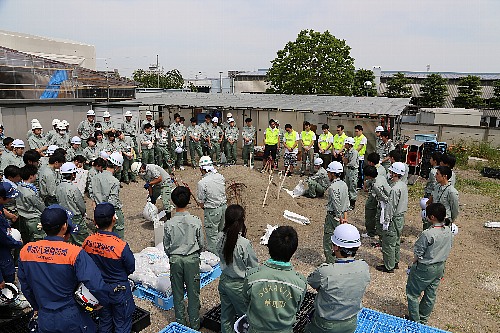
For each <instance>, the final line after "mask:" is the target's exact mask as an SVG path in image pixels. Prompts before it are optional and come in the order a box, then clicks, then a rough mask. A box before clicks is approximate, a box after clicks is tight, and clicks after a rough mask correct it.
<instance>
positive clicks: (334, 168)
mask: <svg viewBox="0 0 500 333" xmlns="http://www.w3.org/2000/svg"><path fill="white" fill-rule="evenodd" d="M326 171H327V172H328V178H329V179H330V181H331V185H330V187H328V190H327V191H326V195H327V200H328V202H327V204H326V217H325V226H324V229H323V252H324V254H325V258H326V262H327V263H333V262H334V259H335V258H334V257H333V255H332V251H331V244H330V242H331V238H332V235H333V231H334V230H335V228H336V227H337V226H338V225H339V224H340V223H343V222H344V221H345V220H347V213H346V212H347V210H348V209H349V193H348V190H347V185H346V183H345V182H344V181H343V180H342V179H340V178H341V176H342V172H344V168H343V167H342V164H340V162H337V161H333V162H331V163H330V164H329V165H328V168H327V169H326Z"/></svg>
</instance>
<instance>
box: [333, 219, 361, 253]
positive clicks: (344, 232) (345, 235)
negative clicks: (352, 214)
mask: <svg viewBox="0 0 500 333" xmlns="http://www.w3.org/2000/svg"><path fill="white" fill-rule="evenodd" d="M331 240H332V243H333V244H335V245H337V246H340V247H343V248H346V249H350V248H353V247H360V246H361V237H360V235H359V231H358V228H356V227H355V226H353V225H352V224H349V223H344V224H341V225H339V226H338V227H336V228H335V230H334V231H333V235H332V237H331Z"/></svg>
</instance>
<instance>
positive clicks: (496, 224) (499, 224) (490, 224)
mask: <svg viewBox="0 0 500 333" xmlns="http://www.w3.org/2000/svg"><path fill="white" fill-rule="evenodd" d="M484 227H485V228H500V222H493V221H488V222H486V223H485V224H484Z"/></svg>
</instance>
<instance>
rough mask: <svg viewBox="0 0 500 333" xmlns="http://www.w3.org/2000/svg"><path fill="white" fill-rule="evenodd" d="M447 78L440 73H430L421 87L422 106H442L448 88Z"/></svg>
mask: <svg viewBox="0 0 500 333" xmlns="http://www.w3.org/2000/svg"><path fill="white" fill-rule="evenodd" d="M446 83H447V81H446V79H444V78H443V77H442V76H441V75H439V74H430V75H428V76H427V78H426V79H425V80H424V82H423V83H422V86H421V87H420V95H421V99H420V103H421V106H423V107H427V108H440V107H442V106H443V105H444V101H445V98H446V96H448V89H447V88H446Z"/></svg>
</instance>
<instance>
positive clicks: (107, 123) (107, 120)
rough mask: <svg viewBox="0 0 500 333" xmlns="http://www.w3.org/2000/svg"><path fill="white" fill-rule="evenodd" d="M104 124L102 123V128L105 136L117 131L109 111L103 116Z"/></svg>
mask: <svg viewBox="0 0 500 333" xmlns="http://www.w3.org/2000/svg"><path fill="white" fill-rule="evenodd" d="M102 118H103V122H102V123H101V126H102V132H103V133H104V134H108V133H109V132H113V133H114V132H115V131H116V127H117V126H116V125H115V123H114V122H112V121H111V114H110V113H109V112H108V111H104V113H103V115H102Z"/></svg>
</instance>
